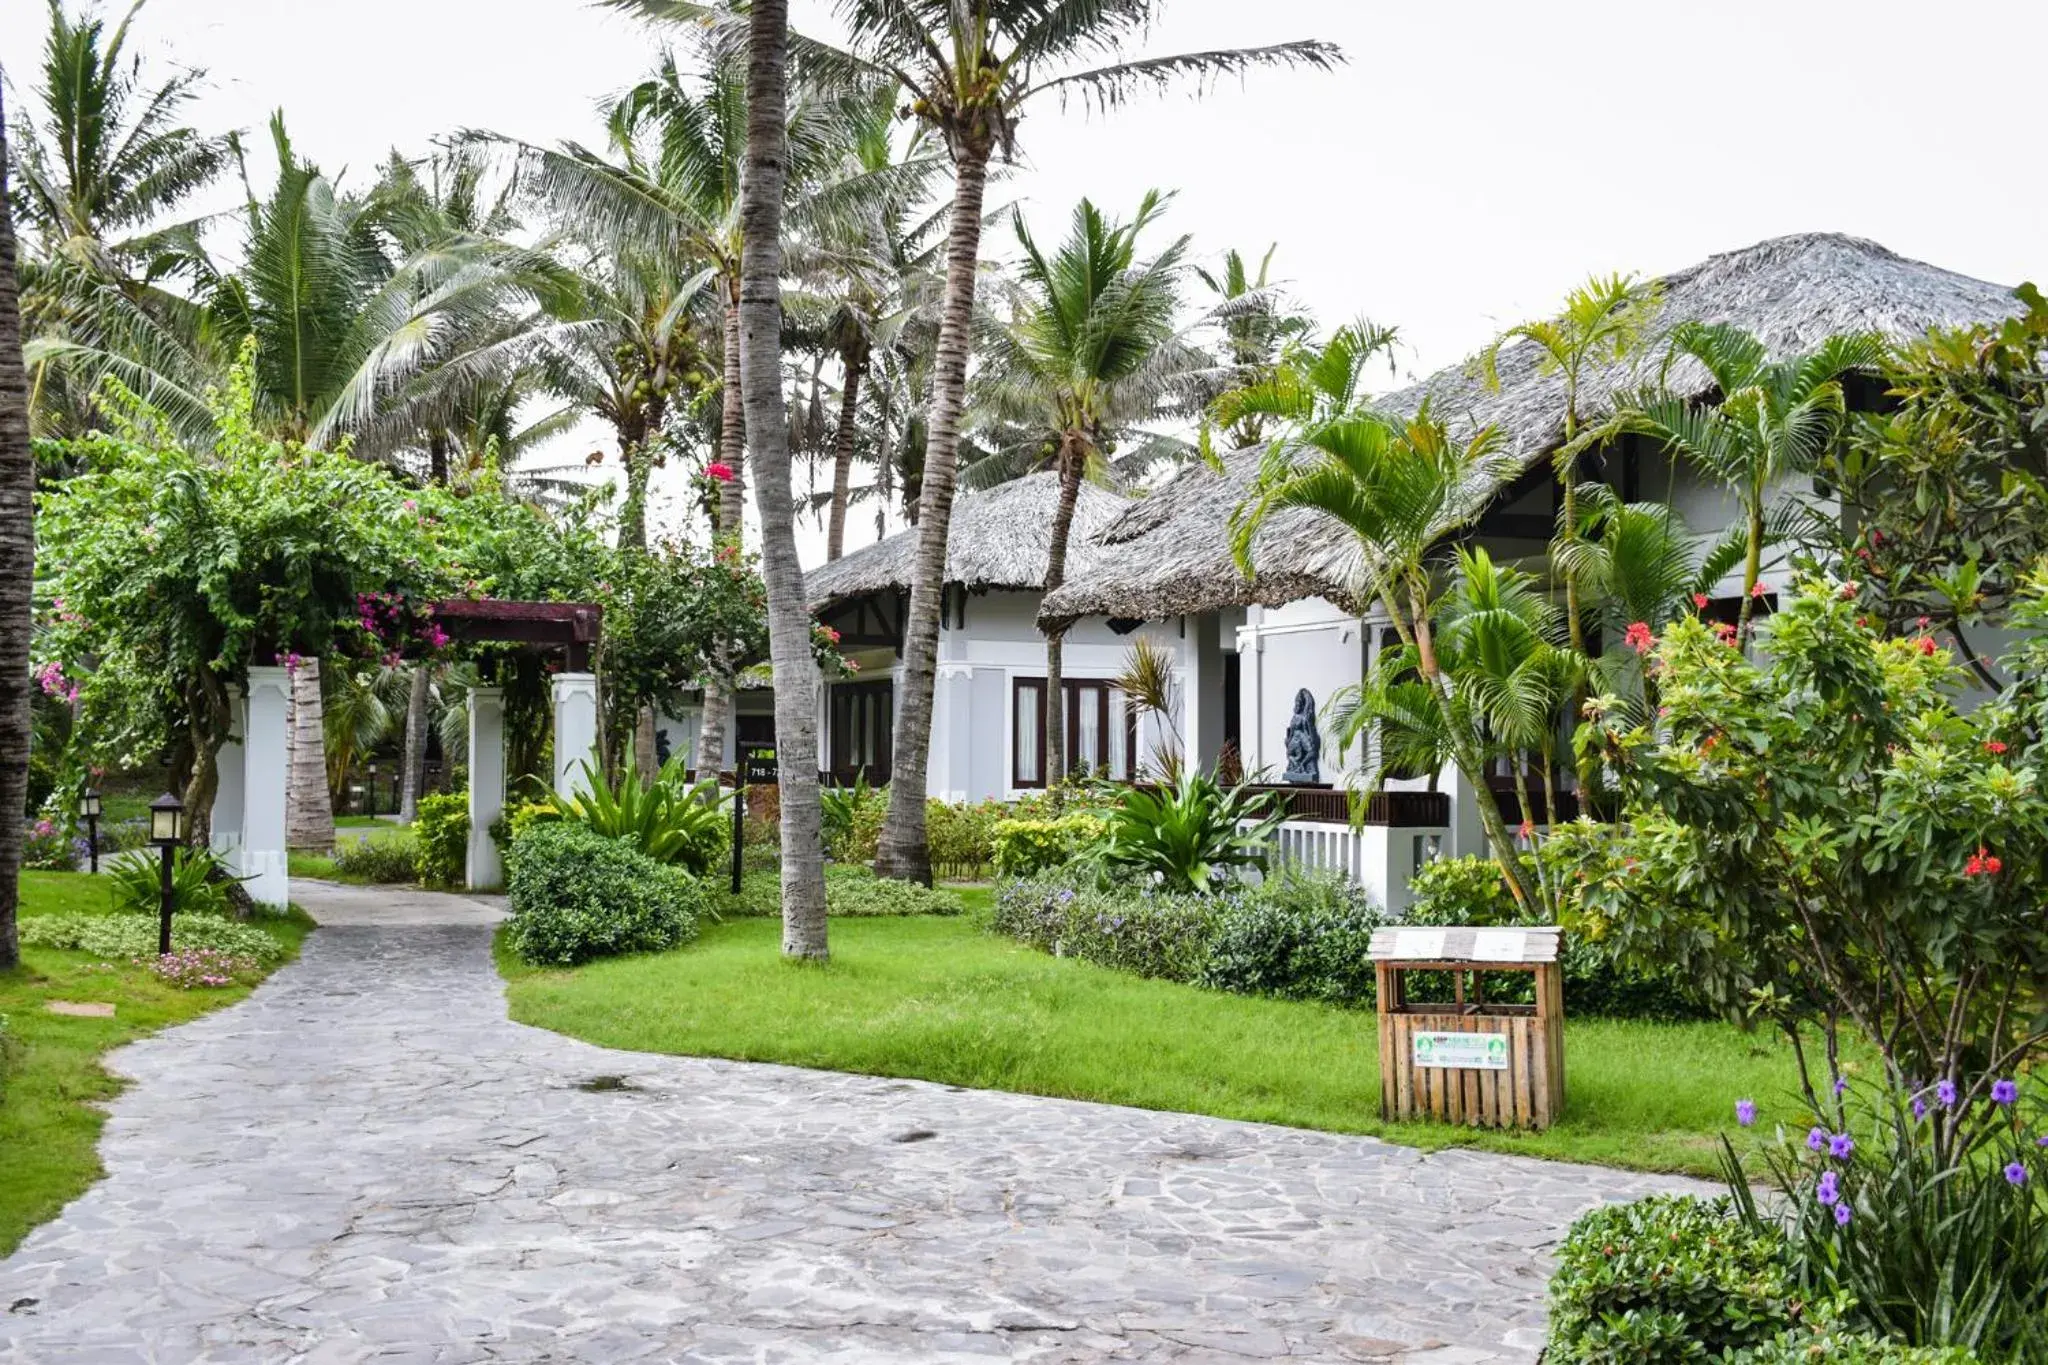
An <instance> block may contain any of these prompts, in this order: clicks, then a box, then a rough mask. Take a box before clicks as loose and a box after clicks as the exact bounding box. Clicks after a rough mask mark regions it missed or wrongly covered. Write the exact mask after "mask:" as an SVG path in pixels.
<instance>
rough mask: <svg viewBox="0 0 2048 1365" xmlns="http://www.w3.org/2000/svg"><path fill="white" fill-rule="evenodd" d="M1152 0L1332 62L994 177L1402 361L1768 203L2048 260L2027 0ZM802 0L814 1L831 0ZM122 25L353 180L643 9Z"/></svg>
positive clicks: (293, 16) (1037, 151) (372, 2)
mask: <svg viewBox="0 0 2048 1365" xmlns="http://www.w3.org/2000/svg"><path fill="white" fill-rule="evenodd" d="M70 2H73V3H75V0H70ZM1163 9H1164V11H1165V18H1164V20H1163V21H1162V22H1161V24H1160V25H1159V27H1158V28H1157V30H1156V31H1155V32H1154V33H1153V34H1152V35H1151V38H1150V40H1149V41H1148V42H1147V44H1146V50H1148V51H1151V52H1155V53H1163V52H1167V51H1176V50H1181V49H1186V48H1197V47H1215V46H1222V45H1251V44H1261V43H1270V42H1278V41H1281V40H1285V39H1290V38H1303V37H1317V38H1324V39H1328V40H1331V41H1334V42H1336V43H1338V44H1339V45H1341V46H1342V47H1343V49H1344V50H1345V52H1346V54H1347V55H1348V56H1349V58H1350V65H1349V66H1347V67H1345V68H1343V69H1342V70H1340V71H1338V72H1336V73H1333V74H1313V73H1309V74H1301V73H1282V74H1261V75H1254V76H1252V77H1251V78H1250V79H1249V80H1248V81H1247V82H1246V83H1245V84H1243V85H1242V86H1240V85H1238V84H1237V83H1235V82H1232V83H1229V84H1226V85H1224V86H1223V87H1221V88H1219V89H1217V90H1214V91H1211V92H1209V93H1208V94H1207V96H1206V97H1205V98H1203V99H1201V100H1199V101H1194V100H1190V99H1188V98H1186V97H1183V96H1171V97H1167V98H1165V99H1162V100H1158V101H1149V100H1148V101H1144V102H1141V103H1139V104H1138V105H1136V106H1135V107H1129V108H1126V109H1124V110H1121V111H1118V112H1116V113H1115V114H1112V115H1110V116H1108V117H1106V118H1105V117H1102V116H1094V117H1084V116H1083V114H1082V113H1081V112H1080V111H1078V110H1070V111H1067V112H1064V113H1063V112H1062V111H1061V110H1060V109H1059V108H1058V107H1057V106H1056V105H1047V106H1045V107H1042V108H1035V109H1032V110H1030V111H1029V112H1028V114H1027V116H1026V118H1025V121H1024V124H1023V128H1022V136H1021V146H1020V153H1021V163H1022V164H1021V166H1020V168H1019V173H1018V174H1017V175H1016V177H1015V178H1014V179H1013V180H1012V181H1011V182H1010V184H1009V186H1008V187H1007V188H1006V191H1005V192H1006V193H1007V194H1009V195H1011V196H1013V197H1021V198H1022V199H1023V200H1024V201H1025V203H1026V209H1027V212H1028V213H1029V214H1030V215H1031V216H1032V217H1033V219H1034V221H1038V222H1042V223H1044V225H1045V235H1052V234H1054V233H1056V232H1057V224H1058V222H1059V220H1061V219H1062V218H1063V217H1064V215H1065V214H1066V213H1067V211H1068V210H1069V208H1070V207H1071V205H1072V204H1073V202H1074V200H1075V199H1077V198H1078V197H1080V196H1082V195H1087V196H1090V197H1092V198H1094V199H1095V200H1096V201H1097V202H1098V203H1101V204H1103V205H1104V206H1105V207H1112V208H1121V209H1123V210H1125V211H1128V209H1129V207H1130V206H1131V205H1133V204H1135V203H1136V201H1137V198H1138V196H1139V195H1140V194H1141V193H1142V192H1143V191H1144V190H1145V189H1147V188H1150V187H1159V188H1162V189H1171V190H1177V191H1178V192H1179V197H1178V199H1177V200H1176V201H1175V203H1174V205H1173V208H1172V210H1171V213H1170V216H1169V217H1168V219H1167V220H1166V225H1167V226H1169V227H1171V228H1173V229H1175V230H1177V231H1182V232H1189V233H1192V234H1193V235H1194V238H1195V249H1196V251H1197V253H1198V254H1200V255H1203V256H1205V257H1212V258H1213V257H1214V256H1215V255H1217V254H1220V253H1221V251H1222V250H1223V249H1224V248H1225V247H1229V246H1235V247H1238V248H1240V249H1241V250H1244V251H1246V252H1249V253H1257V252H1260V251H1263V250H1264V249H1265V247H1266V246H1267V245H1268V244H1269V243H1273V242H1278V243H1279V251H1278V254H1277V255H1276V257H1275V265H1276V269H1277V271H1278V273H1279V274H1280V275H1281V276H1283V277H1284V278H1285V279H1287V280H1289V281H1290V282H1291V283H1292V285H1293V286H1294V288H1295V290H1296V292H1297V293H1298V294H1299V295H1300V296H1301V297H1302V298H1303V299H1304V300H1305V301H1306V302H1308V303H1309V304H1310V306H1311V307H1312V308H1313V309H1314V310H1315V312H1316V313H1317V314H1318V316H1320V317H1321V318H1323V319H1324V320H1325V321H1327V322H1331V323H1334V322H1339V321H1343V320H1345V319H1347V318H1350V317H1352V316H1354V315H1357V314H1361V313H1362V314H1366V315H1369V316H1371V317H1372V318H1374V319H1375V320H1378V321H1381V322H1389V323H1394V324H1397V325H1398V326H1399V327H1400V328H1401V331H1402V335H1403V337H1404V339H1405V340H1406V341H1407V343H1408V350H1407V352H1406V353H1405V354H1404V356H1403V358H1402V363H1403V368H1404V369H1405V370H1409V371H1414V372H1417V373H1424V372H1427V371H1429V370H1432V369H1435V368H1436V367H1438V366H1441V365H1445V364H1450V363H1453V362H1455V361H1457V360H1458V359H1460V358H1461V357H1463V356H1465V355H1467V354H1469V353H1470V352H1472V351H1474V350H1476V349H1477V348H1479V347H1480V346H1482V345H1484V344H1485V343H1486V342H1487V341H1488V340H1489V339H1490V338H1491V337H1492V336H1493V335H1494V333H1495V332H1497V331H1498V330H1499V329H1500V328H1501V327H1503V326H1506V325H1509V324H1511V323H1514V322H1517V321H1520V320H1521V319H1523V318H1525V317H1528V316H1531V315H1536V314H1541V313H1543V312H1546V311H1548V310H1550V309H1551V308H1552V307H1553V306H1554V305H1555V304H1556V302H1557V300H1558V299H1559V297H1560V296H1561V295H1562V294H1563V292H1564V291H1565V290H1566V289H1568V288H1569V287H1570V286H1571V285H1573V284H1574V283H1576V282H1577V281H1579V280H1581V279H1583V278H1584V277H1585V276H1586V275H1587V274H1588V273H1590V272H1592V271H1595V270H1600V271H1607V270H1633V271H1640V272H1644V273H1651V274H1655V273H1662V272H1665V271H1668V270H1672V269H1675V268H1678V267H1681V266H1684V265H1687V264H1690V263H1691V262H1693V261H1696V260H1698V259H1700V258H1702V257H1704V256H1707V255H1709V254H1712V253H1713V252H1717V251H1724V250H1728V249H1731V248H1734V247H1739V246H1744V245H1747V244H1749V243H1751V242H1754V241H1757V240H1758V239H1761V238H1764V237H1769V236H1775V235H1778V234H1781V233H1787V232H1799V231H1808V230H1821V229H1825V230H1834V231H1842V232H1850V233H1855V234H1858V235H1861V236H1865V237H1871V238H1875V239H1876V240H1878V241H1880V242H1882V243H1884V244H1885V245H1886V246H1889V247H1891V248H1892V249H1894V250H1896V251H1899V252H1901V253H1903V254H1905V255H1909V256H1915V257H1919V258H1922V259H1925V260H1930V261H1933V262H1936V263H1938V264H1940V265H1943V266H1947V267H1949V268H1951V269H1954V270H1960V271H1963V272H1965V273H1967V274H1971V275H1976V276H1980V277H1982V278H1985V279H1990V280H1996V281H2000V282H2005V283H2013V282H2017V281H2018V280H2021V279H2025V278H2042V277H2048V176H2043V175H2042V174H2041V172H2040V164H2039V146H2038V144H2039V140H2040V139H2039V135H2040V127H2041V111H2040V104H2039V96H2038V88H2037V85H2036V71H2035V67H2036V64H2037V63H2038V60H2039V55H2040V54H2041V53H2042V52H2043V51H2048V5H2043V4H2041V3H2039V2H2038V0H2032V2H2028V0H2008V2H2007V3H1991V2H1990V0H1982V2H1980V3H1970V2H1969V0H1961V2H1959V3H1948V4H1942V5H1928V4H1925V3H1916V4H1910V5H1909V4H1905V3H1894V2H1893V0H1872V2H1871V3H1865V4H1861V5H1856V6H1843V5H1841V4H1839V3H1833V2H1832V0H1828V2H1826V3H1823V0H1775V2H1773V0H1715V2H1714V3H1711V4H1709V3H1703V2H1701V0H1695V3H1691V4H1681V3H1676V2H1675V0H1547V2H1546V3H1542V4H1530V3H1527V0H1521V2H1520V3H1494V2H1493V0H1468V2H1467V3H1461V4H1445V3H1434V2H1431V0H1408V3H1401V4H1393V3H1373V2H1372V0H1260V3H1257V4H1247V3H1244V0H1168V3H1166V4H1165V5H1164V6H1163ZM42 11H43V6H42V5H41V4H40V3H36V0H5V3H4V4H0V65H4V66H5V67H6V69H7V72H8V76H9V79H10V81H11V82H13V83H14V84H15V85H16V86H19V85H21V84H23V83H25V82H28V83H32V82H33V80H34V76H33V67H34V64H35V62H36V61H37V59H38V58H39V56H40V47H41V42H42V33H43V26H44V19H43V13H42ZM793 11H794V19H795V22H797V23H798V24H799V25H800V26H811V27H814V28H821V29H822V28H823V27H825V26H827V25H828V24H829V17H828V14H829V5H827V4H824V3H820V2H819V0H810V2H809V3H807V2H806V0H795V3H794V5H793ZM137 28H138V31H139V33H140V35H141V36H142V37H143V38H144V39H145V40H146V45H147V48H148V50H149V51H151V52H152V53H162V54H166V55H168V56H169V57H171V58H173V59H175V60H177V61H180V62H184V63H188V64H193V65H200V66H204V67H206V68H207V69H208V70H209V72H210V85H209V88H208V90H207V92H206V94H205V95H204V97H203V98H202V100H201V101H200V103H199V105H198V111H197V113H196V115H195V119H194V121H195V122H196V123H198V124H199V125H200V126H202V127H208V128H214V127H242V128H246V129H250V130H252V131H254V130H260V129H261V127H262V125H263V124H264V122H265V120H267V118H268V117H269V115H270V113H271V111H272V110H274V109H276V108H279V107H282V108H283V109H284V110H285V113H286V117H287V119H288V121H289V123H290V125H291V129H292V134H293V139H294V142H295V143H296V144H297V146H298V148H299V150H300V152H301V153H302V154H303V155H305V156H307V157H310V158H311V159H312V160H314V161H315V162H317V163H318V164H319V165H321V166H322V167H323V168H324V169H327V170H328V171H330V172H335V171H339V170H341V169H343V168H345V167H346V168H350V169H351V170H352V172H353V174H352V175H351V177H350V178H351V179H352V180H355V181H357V182H358V183H360V182H361V181H363V180H366V179H367V178H368V176H369V175H370V173H371V171H372V169H373V163H375V162H376V161H377V160H378V159H379V158H381V157H382V156H383V155H384V153H385V152H386V151H387V150H388V149H389V148H391V147H394V146H396V147H398V148H400V149H402V150H404V151H407V152H411V153H417V152H420V151H423V150H425V148H426V145H427V142H428V139H430V138H431V137H433V136H434V135H436V134H439V133H443V132H446V131H448V130H451V129H454V128H458V127H465V126H467V127H482V128H492V129H496V130H498V131H502V132H506V133H511V134H514V135H517V136H520V137H523V138H527V139H531V140H535V141H553V140H556V139H559V138H565V137H575V138H581V139H586V140H591V139H594V127H595V121H594V115H593V109H594V107H595V105H596V103H597V102H598V101H599V100H600V99H601V98H602V97H603V96H605V95H606V94H608V93H610V92H612V91H614V90H617V89H619V88H620V87H622V86H624V85H626V84H628V83H630V82H631V81H632V80H633V79H635V78H636V77H637V76H638V75H639V74H641V72H642V71H643V69H644V68H645V67H646V66H647V65H648V64H649V62H650V61H651V60H652V58H653V56H654V53H655V51H656V49H657V47H658V46H659V44H660V42H661V36H660V35H659V34H658V33H657V32H653V31H650V30H648V29H646V28H644V27H641V26H639V25H637V24H635V23H633V22H631V21H629V20H626V19H624V18H621V17H618V16H616V15H613V14H611V13H609V12H607V11H603V10H599V9H595V8H592V7H590V6H589V5H587V4H584V3H581V0H349V3H347V4H345V5H316V4H309V3H305V2H304V0H297V2H296V3H286V2H284V0H151V3H150V4H149V5H148V6H147V7H146V9H145V10H144V11H143V13H142V15H141V17H140V18H139V19H138V21H137ZM12 95H13V92H12V91H10V100H11V98H12ZM991 245H992V246H1001V247H1007V245H1008V242H1007V239H1006V238H1005V239H1003V240H1002V241H1000V242H998V241H997V240H996V239H993V238H992V240H991ZM856 520H857V522H858V523H859V524H861V525H863V526H866V525H868V518H866V517H865V516H862V517H858V518H856ZM871 533H872V532H871V527H870V529H869V534H871Z"/></svg>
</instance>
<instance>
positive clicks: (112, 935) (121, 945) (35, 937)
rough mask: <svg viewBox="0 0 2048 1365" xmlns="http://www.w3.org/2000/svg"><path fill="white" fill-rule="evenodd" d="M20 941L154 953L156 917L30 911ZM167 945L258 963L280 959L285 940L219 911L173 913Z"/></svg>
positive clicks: (121, 954) (108, 953) (117, 956)
mask: <svg viewBox="0 0 2048 1365" xmlns="http://www.w3.org/2000/svg"><path fill="white" fill-rule="evenodd" d="M20 932H21V941H22V942H23V943H25V944H29V945H32V946H34V947H38V948H68V949H71V950H72V951H74V952H81V953H90V954H92V955H93V956H94V957H98V958H104V959H105V960H107V961H109V962H125V961H131V960H133V959H135V958H154V957H155V956H156V935H157V922H156V920H155V919H153V918H151V919H145V918H143V917H142V916H140V915H30V916H27V917H25V918H23V919H22V921H21V929H20ZM171 948H172V950H173V951H177V950H180V949H186V948H213V949H217V950H219V951H220V952H223V953H227V954H230V955H231V956H234V957H247V958H254V959H256V960H257V961H258V962H264V963H274V962H282V961H283V960H284V958H285V955H286V948H285V946H284V944H282V943H280V942H279V941H278V940H277V939H274V938H272V937H271V936H270V935H269V934H266V933H264V932H263V931H262V930H261V929H258V928H256V927H255V926H253V925H248V924H243V923H241V922H240V921H238V920H232V919H228V918H226V917H224V916H221V915H207V914H189V915H188V914H184V913H182V912H180V913H177V914H173V915H172V916H171Z"/></svg>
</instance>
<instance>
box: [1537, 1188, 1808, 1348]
mask: <svg viewBox="0 0 2048 1365" xmlns="http://www.w3.org/2000/svg"><path fill="white" fill-rule="evenodd" d="M1814 1311H1820V1312H1826V1311H1827V1307H1826V1306H1816V1305H1814V1304H1813V1302H1812V1301H1811V1300H1810V1299H1809V1298H1808V1297H1807V1295H1806V1293H1805V1291H1804V1290H1803V1289H1801V1287H1800V1285H1799V1281H1798V1276H1797V1273H1796V1271H1795V1270H1794V1268H1793V1264H1792V1257H1791V1255H1790V1252H1789V1250H1788V1248H1787V1246H1786V1242H1785V1239H1784V1237H1783V1236H1782V1235H1779V1234H1777V1233H1775V1232H1773V1231H1771V1230H1770V1229H1768V1228H1760V1227H1755V1226H1752V1225H1751V1224H1749V1223H1746V1222H1744V1221H1742V1220H1741V1219H1738V1218H1737V1217H1735V1216H1734V1212H1733V1210H1732V1209H1731V1208H1730V1207H1729V1204H1728V1201H1727V1200H1725V1199H1723V1200H1716V1201H1713V1202H1707V1201H1703V1200H1699V1199H1694V1198H1690V1197H1686V1196H1679V1195H1656V1196H1652V1197H1651V1198H1648V1199H1641V1200H1637V1201H1636V1202H1635V1203H1632V1204H1614V1205H1609V1206H1607V1207H1605V1208H1599V1209H1595V1210H1593V1211H1592V1212H1591V1213H1588V1214H1585V1215H1583V1216H1581V1217H1580V1218H1579V1220H1578V1221H1577V1222H1575V1223H1573V1224H1572V1228H1571V1232H1570V1234H1569V1235H1567V1236H1566V1238H1565V1240H1564V1245H1563V1246H1562V1247H1561V1248H1559V1250H1558V1267H1557V1273H1556V1275H1555V1277H1554V1278H1552V1280H1551V1282H1550V1342H1549V1347H1548V1350H1547V1352H1546V1355H1545V1359H1546V1360H1552V1361H1556V1362H1557V1365H1641V1362H1644V1361H1658V1362H1670V1363H1671V1365H1679V1363H1680V1362H1686V1361H1697V1362H1701V1365H1706V1362H1710V1361H1719V1360H1722V1359H1723V1358H1724V1357H1723V1353H1724V1352H1725V1353H1730V1354H1731V1355H1732V1358H1734V1359H1738V1360H1739V1359H1743V1358H1744V1357H1743V1356H1742V1355H1741V1354H1739V1353H1741V1352H1745V1351H1748V1350H1750V1349H1753V1348H1755V1347H1758V1346H1763V1345H1765V1344H1767V1343H1769V1342H1771V1341H1772V1340H1774V1339H1775V1338H1776V1337H1777V1336H1778V1335H1779V1334H1780V1333H1781V1332H1784V1331H1786V1330H1788V1329H1791V1328H1795V1327H1798V1326H1800V1325H1801V1323H1802V1322H1803V1321H1804V1320H1805V1319H1806V1317H1807V1316H1808V1314H1809V1313H1810V1312H1814Z"/></svg>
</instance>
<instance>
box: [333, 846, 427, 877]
mask: <svg viewBox="0 0 2048 1365" xmlns="http://www.w3.org/2000/svg"><path fill="white" fill-rule="evenodd" d="M334 870H335V872H336V874H338V875H339V876H342V877H346V878H348V879H349V880H351V881H359V882H378V883H396V882H410V881H415V880H417V879H418V877H419V845H418V844H417V843H416V842H414V841H413V840H412V839H409V838H390V837H386V838H382V839H376V838H368V839H355V840H349V841H343V842H342V843H341V846H340V847H339V848H337V849H335V851H334Z"/></svg>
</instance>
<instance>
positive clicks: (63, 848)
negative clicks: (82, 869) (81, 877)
mask: <svg viewBox="0 0 2048 1365" xmlns="http://www.w3.org/2000/svg"><path fill="white" fill-rule="evenodd" d="M71 855H72V849H71V839H70V836H68V835H67V834H65V833H64V830H63V827H62V826H60V825H59V824H57V822H56V821H54V820H50V819H41V820H35V821H32V822H31V823H30V824H29V827H28V829H27V830H26V831H25V832H24V833H23V834H22V836H21V865H22V866H23V867H24V868H27V869H29V870H30V871H34V872H69V871H70V870H71V869H72V868H73V867H74V866H76V864H74V863H73V862H72V860H71Z"/></svg>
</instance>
